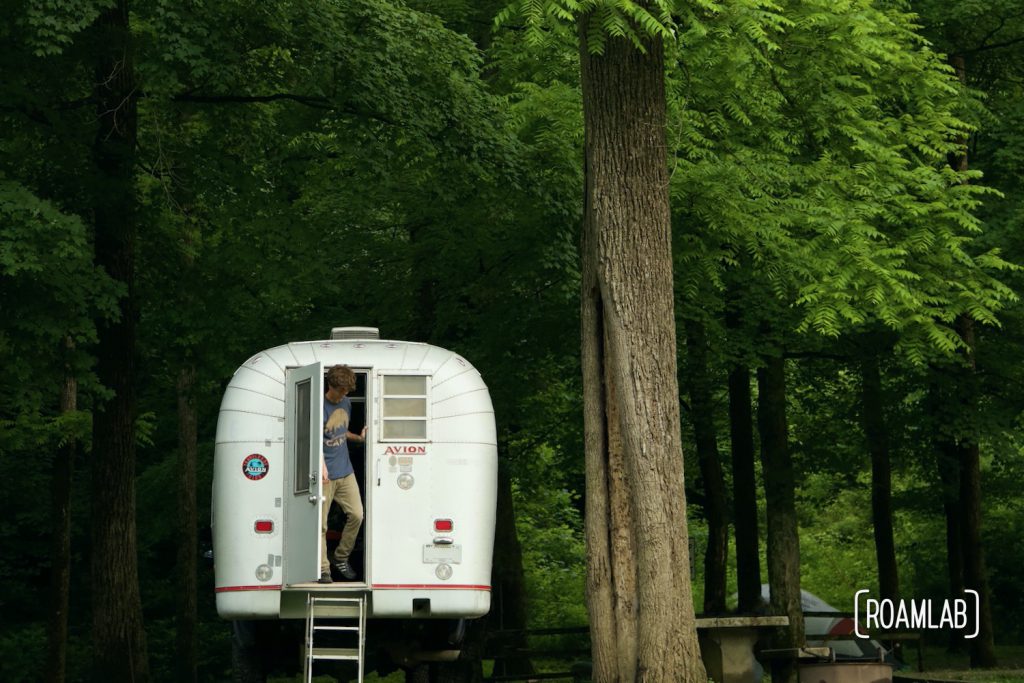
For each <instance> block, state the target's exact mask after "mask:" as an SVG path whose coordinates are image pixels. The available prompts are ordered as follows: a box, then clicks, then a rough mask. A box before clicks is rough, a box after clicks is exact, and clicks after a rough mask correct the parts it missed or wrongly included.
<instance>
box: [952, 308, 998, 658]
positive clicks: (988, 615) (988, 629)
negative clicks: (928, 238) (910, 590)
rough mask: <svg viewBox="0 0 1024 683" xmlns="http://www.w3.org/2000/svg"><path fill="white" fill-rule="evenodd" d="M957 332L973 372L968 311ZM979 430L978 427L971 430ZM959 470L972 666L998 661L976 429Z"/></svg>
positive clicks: (970, 405)
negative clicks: (972, 614) (972, 622)
mask: <svg viewBox="0 0 1024 683" xmlns="http://www.w3.org/2000/svg"><path fill="white" fill-rule="evenodd" d="M957 333H958V334H959V335H960V338H961V339H962V340H963V342H964V344H965V345H966V347H967V351H966V354H967V368H966V369H965V370H966V372H968V373H970V374H971V375H973V374H974V373H975V372H976V367H975V358H974V351H975V339H974V321H973V320H972V319H971V318H970V316H967V315H961V316H959V317H958V318H957ZM967 384H968V386H967V388H966V390H964V388H962V387H961V398H962V400H963V401H964V403H965V406H964V407H965V411H966V413H967V414H968V415H971V416H973V415H975V414H976V406H975V404H976V402H977V398H976V395H975V392H974V390H973V384H974V383H973V382H970V381H968V382H967ZM972 431H974V432H976V430H972ZM957 451H958V456H959V457H958V462H959V469H960V471H959V474H960V514H961V526H960V534H961V535H960V540H961V543H962V546H961V549H962V551H963V576H964V588H965V589H969V590H975V591H977V592H978V600H979V605H978V619H979V623H978V636H977V638H972V639H970V640H969V641H968V649H969V651H970V654H971V666H972V667H984V668H989V667H994V666H995V665H996V651H995V637H994V631H993V628H992V603H991V598H990V597H989V586H988V572H987V571H986V569H985V549H984V547H983V545H982V542H981V519H982V511H981V452H980V448H979V446H978V437H977V434H976V433H971V434H967V435H965V436H963V437H961V439H960V442H959V443H958V445H957Z"/></svg>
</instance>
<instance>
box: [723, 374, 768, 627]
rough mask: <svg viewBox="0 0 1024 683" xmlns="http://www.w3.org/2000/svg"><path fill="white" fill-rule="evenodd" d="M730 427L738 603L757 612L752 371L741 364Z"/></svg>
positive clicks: (733, 385)
mask: <svg viewBox="0 0 1024 683" xmlns="http://www.w3.org/2000/svg"><path fill="white" fill-rule="evenodd" d="M729 431H730V434H731V437H732V438H731V441H732V445H731V449H732V504H733V509H734V515H735V519H734V523H735V529H736V584H737V586H736V587H737V589H738V592H739V605H738V607H739V611H741V612H753V611H755V610H757V609H759V608H760V606H761V604H762V597H761V548H760V541H759V536H760V535H759V532H758V490H757V485H758V482H757V473H756V471H755V461H754V458H755V456H754V414H753V411H752V410H751V371H750V370H749V369H746V368H745V367H738V366H737V367H736V368H733V369H732V371H731V372H730V373H729Z"/></svg>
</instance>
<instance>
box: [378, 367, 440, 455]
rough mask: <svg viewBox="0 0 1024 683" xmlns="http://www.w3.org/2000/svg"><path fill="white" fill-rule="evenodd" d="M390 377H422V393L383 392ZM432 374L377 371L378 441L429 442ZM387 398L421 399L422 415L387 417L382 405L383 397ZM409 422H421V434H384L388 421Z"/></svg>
mask: <svg viewBox="0 0 1024 683" xmlns="http://www.w3.org/2000/svg"><path fill="white" fill-rule="evenodd" d="M390 377H422V378H423V393H422V394H385V393H384V389H385V386H384V385H385V380H386V379H387V378H390ZM431 377H432V375H431V374H430V373H429V372H422V371H420V372H417V371H411V372H410V371H408V370H381V371H379V372H378V373H377V386H378V391H377V397H376V401H375V402H376V403H377V410H378V412H377V414H378V415H379V416H380V430H379V433H378V435H377V442H378V443H429V442H430V422H431V420H430V417H431V410H430V378H431ZM389 398H410V399H423V408H424V415H423V417H416V416H397V417H388V416H387V415H386V414H385V410H384V405H385V399H389ZM401 421H404V422H410V421H417V422H423V436H415V437H387V436H385V433H384V432H385V425H386V424H387V423H388V422H401Z"/></svg>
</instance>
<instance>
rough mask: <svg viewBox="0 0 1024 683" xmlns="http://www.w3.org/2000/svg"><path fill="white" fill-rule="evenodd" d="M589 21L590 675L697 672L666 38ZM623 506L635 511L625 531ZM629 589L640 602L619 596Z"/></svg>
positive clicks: (700, 672)
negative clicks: (609, 29)
mask: <svg viewBox="0 0 1024 683" xmlns="http://www.w3.org/2000/svg"><path fill="white" fill-rule="evenodd" d="M591 20H592V16H591V15H585V16H584V17H582V18H581V20H580V70H581V76H582V77H581V82H582V85H583V110H584V120H585V127H586V154H585V159H586V169H585V170H586V173H585V175H586V196H585V203H584V224H583V233H584V235H583V241H582V252H583V253H582V266H583V274H582V297H581V306H582V310H581V313H582V333H583V334H582V356H583V369H584V376H583V384H584V431H585V439H586V444H585V445H586V470H587V540H588V568H587V570H588V571H587V585H588V608H589V610H590V615H591V634H592V639H593V642H592V645H593V650H594V680H595V681H598V683H606V682H610V681H634V680H635V681H650V682H652V683H653V682H655V681H657V682H661V681H672V682H673V683H676V682H689V681H704V680H706V674H705V672H704V666H703V664H702V663H701V659H700V651H699V648H698V646H697V632H696V628H695V622H694V615H693V604H692V595H691V592H690V576H689V558H688V535H687V529H686V501H685V494H684V489H683V472H682V462H683V461H682V444H681V435H680V425H679V391H678V381H677V375H676V336H675V325H674V302H673V295H672V293H673V286H672V242H671V221H670V214H669V204H668V166H667V151H666V147H665V84H664V69H665V66H664V49H663V46H662V44H661V41H660V40H658V39H654V38H651V39H647V44H646V45H645V48H646V50H645V51H641V50H639V49H637V48H636V47H634V45H633V44H632V43H631V42H629V41H627V40H624V39H619V38H609V39H608V41H607V43H606V44H605V46H604V53H603V54H602V55H592V54H590V51H589V49H588V45H587V33H588V26H589V23H590V21H591ZM620 451H621V452H620ZM620 462H621V463H624V467H623V468H622V469H623V472H624V474H625V478H624V480H623V482H622V490H621V492H622V493H624V494H625V495H622V496H621V498H620V490H619V488H618V487H619V483H618V482H617V481H616V478H615V477H616V468H617V467H618V466H619V463H620ZM620 500H621V503H620ZM620 504H621V505H624V506H625V508H626V509H625V510H622V511H619V510H618V509H617V508H618V506H619V505H620ZM623 519H628V520H630V521H631V522H632V523H631V526H630V528H629V530H628V531H626V530H623V528H622V527H621V526H620V524H621V522H620V520H623ZM623 539H631V544H632V547H633V548H634V552H632V553H631V554H630V555H628V556H623V555H621V554H619V553H616V552H615V550H616V547H617V544H619V543H622V542H623ZM625 542H627V543H629V542H630V541H629V540H626V541H625ZM620 591H623V592H620ZM634 596H635V601H636V602H635V605H636V606H635V609H632V610H623V609H617V606H618V607H621V606H623V605H626V606H628V605H629V604H630V603H631V601H632V600H633V599H634ZM634 628H635V635H636V640H635V643H636V645H635V647H636V655H635V658H633V659H632V661H631V662H630V661H626V659H627V654H626V653H628V651H629V649H631V646H630V642H631V640H630V639H631V638H632V633H633V632H634V630H633V629H634ZM631 663H632V666H631V665H630V664H631Z"/></svg>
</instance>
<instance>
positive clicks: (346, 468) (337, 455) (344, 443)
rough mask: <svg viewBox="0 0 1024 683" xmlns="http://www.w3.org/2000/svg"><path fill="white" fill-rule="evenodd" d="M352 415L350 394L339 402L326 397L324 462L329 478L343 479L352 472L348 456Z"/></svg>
mask: <svg viewBox="0 0 1024 683" xmlns="http://www.w3.org/2000/svg"><path fill="white" fill-rule="evenodd" d="M351 415H352V401H350V400H349V399H348V396H346V397H344V398H343V399H341V401H339V402H338V403H331V402H330V401H328V400H327V397H326V396H325V397H324V462H325V463H327V478H328V479H341V478H342V477H347V476H348V475H350V474H352V460H351V459H349V457H348V421H349V418H350V417H351Z"/></svg>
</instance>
